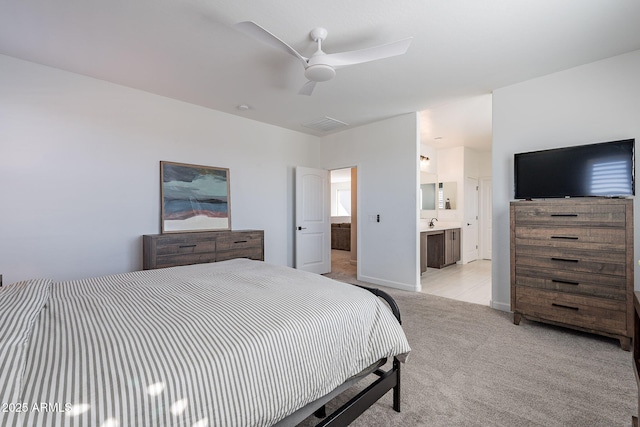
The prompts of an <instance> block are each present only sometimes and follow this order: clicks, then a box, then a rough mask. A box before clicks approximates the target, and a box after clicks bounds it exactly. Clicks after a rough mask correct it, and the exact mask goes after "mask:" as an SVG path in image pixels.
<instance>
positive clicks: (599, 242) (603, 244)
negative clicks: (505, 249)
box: [515, 226, 626, 252]
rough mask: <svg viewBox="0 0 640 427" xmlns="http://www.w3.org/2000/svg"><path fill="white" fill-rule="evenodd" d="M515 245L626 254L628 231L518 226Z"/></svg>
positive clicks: (621, 229)
mask: <svg viewBox="0 0 640 427" xmlns="http://www.w3.org/2000/svg"><path fill="white" fill-rule="evenodd" d="M515 244H516V247H518V246H523V245H530V246H531V245H533V246H545V247H554V248H568V249H588V250H592V251H618V252H624V251H625V248H626V230H625V229H623V228H606V227H599V228H592V227H537V226H518V227H516V229H515Z"/></svg>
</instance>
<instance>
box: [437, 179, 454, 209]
mask: <svg viewBox="0 0 640 427" xmlns="http://www.w3.org/2000/svg"><path fill="white" fill-rule="evenodd" d="M457 195H458V184H457V183H456V182H440V183H438V208H439V209H456V206H457Z"/></svg>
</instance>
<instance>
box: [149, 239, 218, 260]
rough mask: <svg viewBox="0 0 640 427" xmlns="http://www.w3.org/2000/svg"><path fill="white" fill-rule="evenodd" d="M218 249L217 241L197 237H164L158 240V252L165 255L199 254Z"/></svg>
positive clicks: (159, 254)
mask: <svg viewBox="0 0 640 427" xmlns="http://www.w3.org/2000/svg"><path fill="white" fill-rule="evenodd" d="M215 251H216V241H215V240H213V239H210V240H196V239H180V238H164V239H160V240H158V241H157V242H156V254H157V255H158V256H164V255H183V254H198V253H207V252H215Z"/></svg>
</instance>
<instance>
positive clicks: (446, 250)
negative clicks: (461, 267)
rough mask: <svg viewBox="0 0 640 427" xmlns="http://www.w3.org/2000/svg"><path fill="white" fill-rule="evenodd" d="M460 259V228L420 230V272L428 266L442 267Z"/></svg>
mask: <svg viewBox="0 0 640 427" xmlns="http://www.w3.org/2000/svg"><path fill="white" fill-rule="evenodd" d="M458 261H460V228H459V227H433V228H428V229H422V230H420V274H422V273H424V272H425V271H427V268H428V267H433V268H442V267H446V266H448V265H451V264H455V263H456V262H458Z"/></svg>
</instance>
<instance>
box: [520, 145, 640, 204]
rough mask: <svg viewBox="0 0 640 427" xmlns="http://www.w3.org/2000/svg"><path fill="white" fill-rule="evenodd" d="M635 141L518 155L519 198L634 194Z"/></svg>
mask: <svg viewBox="0 0 640 427" xmlns="http://www.w3.org/2000/svg"><path fill="white" fill-rule="evenodd" d="M634 142H635V140H634V139H625V140H622V141H612V142H602V143H599V144H588V145H578V146H574V147H563V148H555V149H551V150H542V151H532V152H528V153H516V154H515V155H514V178H515V198H516V199H547V198H558V197H627V196H633V195H635V176H634V145H635V144H634Z"/></svg>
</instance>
